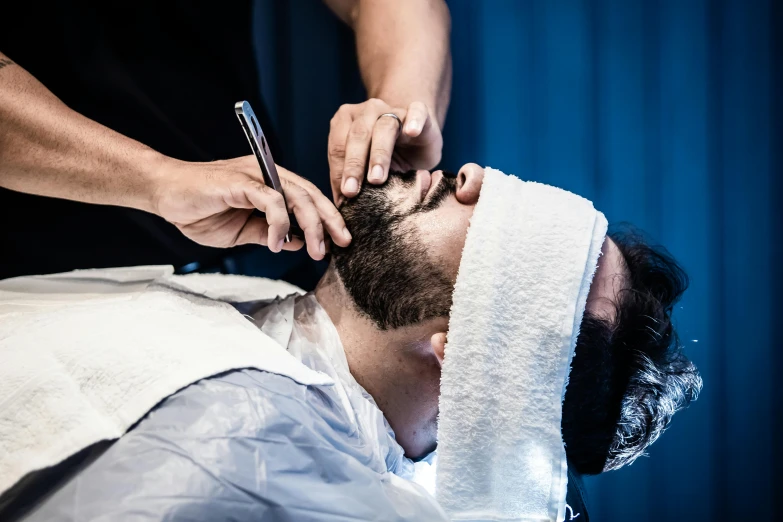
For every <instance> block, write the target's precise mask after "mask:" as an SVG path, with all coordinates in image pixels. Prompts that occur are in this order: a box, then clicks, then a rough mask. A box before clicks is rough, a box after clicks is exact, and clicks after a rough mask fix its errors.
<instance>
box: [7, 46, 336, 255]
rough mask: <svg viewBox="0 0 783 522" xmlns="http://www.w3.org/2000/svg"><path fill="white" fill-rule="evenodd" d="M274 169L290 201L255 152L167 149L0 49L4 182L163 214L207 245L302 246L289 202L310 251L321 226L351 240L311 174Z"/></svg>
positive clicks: (318, 249) (318, 245)
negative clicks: (121, 127)
mask: <svg viewBox="0 0 783 522" xmlns="http://www.w3.org/2000/svg"><path fill="white" fill-rule="evenodd" d="M228 110H231V109H230V108H229V109H228ZM237 125H239V124H237ZM238 139H239V138H238ZM278 171H279V174H280V177H281V180H282V182H283V188H284V191H285V193H286V199H287V203H288V207H289V208H288V209H286V208H285V205H284V204H283V198H282V197H281V196H280V194H278V193H277V192H275V191H274V190H273V189H271V188H269V187H266V186H265V185H264V182H263V176H262V174H261V171H260V169H259V167H258V164H257V163H256V161H255V159H254V158H253V157H252V156H247V157H243V158H235V159H231V160H226V161H215V162H209V163H192V162H185V161H180V160H176V159H174V158H170V157H167V156H164V155H163V154H160V153H158V152H156V151H154V150H152V149H151V148H149V147H147V146H145V145H143V144H141V143H139V142H137V141H134V140H132V139H130V138H128V137H126V136H123V135H121V134H119V133H117V132H114V131H112V130H111V129H109V128H107V127H104V126H103V125H100V124H99V123H97V122H95V121H93V120H90V119H88V118H86V117H84V116H82V115H81V114H78V113H77V112H75V111H73V110H71V109H69V108H68V107H67V106H66V105H65V104H64V103H62V102H61V101H60V100H59V99H58V98H57V97H56V96H55V95H54V94H52V93H51V92H50V91H49V90H48V89H47V88H46V87H45V86H44V85H42V84H41V83H40V82H38V80H36V79H35V78H33V76H31V75H30V74H29V73H28V72H27V71H25V70H24V69H23V68H22V67H21V66H19V65H18V64H15V63H14V62H13V61H12V60H11V59H10V58H8V57H6V56H5V55H3V54H2V53H0V187H3V188H7V189H10V190H15V191H18V192H25V193H29V194H36V195H41V196H50V197H56V198H63V199H70V200H75V201H81V202H85V203H93V204H99V205H118V206H123V207H130V208H136V209H139V210H144V211H147V212H151V213H154V214H158V215H159V216H161V217H163V218H164V219H166V220H167V221H169V222H171V223H173V224H174V225H176V226H177V227H178V228H179V229H180V230H181V231H182V232H183V233H184V234H185V235H186V236H188V237H189V238H191V239H192V240H194V241H196V242H198V243H201V244H204V245H209V246H214V247H231V246H235V245H241V244H247V243H258V244H262V245H269V248H270V249H271V250H272V251H275V252H278V251H280V249H281V248H284V249H286V250H296V249H298V248H300V247H301V246H302V241H301V240H294V241H292V242H291V243H288V244H285V245H284V244H283V237H284V236H285V234H286V232H287V231H288V228H289V218H288V211H289V210H290V211H292V212H293V213H294V215H295V216H296V218H297V221H298V223H299V225H300V227H301V228H302V229H303V230H304V232H305V237H306V240H307V249H308V253H309V254H310V255H311V256H312V257H313V258H315V259H321V258H323V256H324V252H323V248H324V247H323V240H324V230H326V231H327V232H328V233H329V235H330V236H331V237H332V240H333V241H334V242H335V243H336V244H338V245H341V246H347V244H348V243H349V242H350V236H349V235H348V232H347V230H345V223H344V222H343V220H342V217H341V216H340V214H339V212H337V209H336V208H335V207H334V205H333V204H332V202H331V201H329V199H328V198H327V197H326V196H324V195H323V194H322V193H321V192H320V191H319V190H318V189H317V188H316V187H315V186H314V185H312V184H311V183H310V182H308V181H306V180H304V179H302V178H300V177H298V176H296V175H294V174H293V173H291V172H288V171H286V170H285V169H282V168H279V167H278ZM253 209H258V210H261V211H263V212H265V213H266V219H263V218H261V217H259V216H257V215H253V214H252V210H253ZM19 219H24V209H19ZM40 239H41V240H44V241H45V240H46V238H40Z"/></svg>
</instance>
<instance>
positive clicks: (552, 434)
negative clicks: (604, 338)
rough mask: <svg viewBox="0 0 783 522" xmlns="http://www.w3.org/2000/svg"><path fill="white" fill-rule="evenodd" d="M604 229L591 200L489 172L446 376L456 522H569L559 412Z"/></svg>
mask: <svg viewBox="0 0 783 522" xmlns="http://www.w3.org/2000/svg"><path fill="white" fill-rule="evenodd" d="M606 229H607V222H606V218H605V217H604V215H603V214H602V213H600V212H598V211H597V210H595V208H594V207H593V205H592V203H591V202H590V201H588V200H586V199H584V198H582V197H580V196H577V195H575V194H572V193H570V192H567V191H565V190H562V189H558V188H555V187H551V186H548V185H543V184H540V183H533V182H525V181H522V180H520V179H518V178H516V177H513V176H507V175H505V174H503V173H502V172H500V171H498V170H494V169H491V168H487V169H486V172H485V177H484V183H483V186H482V188H481V195H480V198H479V201H478V203H477V205H476V209H475V211H474V214H473V217H472V219H471V224H470V229H469V230H468V234H467V238H466V241H465V248H464V251H463V253H462V260H461V263H460V269H459V274H458V276H457V281H456V285H455V288H454V295H453V305H452V308H451V315H450V322H449V334H448V345H447V347H446V353H445V358H444V363H443V369H442V376H441V397H440V418H439V427H438V471H437V479H436V497H437V498H438V500H439V501H440V503H441V505H442V506H443V507H444V509H445V510H446V511H447V513H449V515H450V517H451V518H452V519H453V520H477V521H478V520H509V521H510V520H520V521H521V520H525V521H527V520H536V521H543V520H552V521H556V520H557V521H559V520H563V519H564V517H565V512H566V506H565V497H566V486H567V463H566V454H565V448H564V446H563V441H562V437H561V433H560V422H561V410H562V402H563V397H564V394H565V389H566V385H567V384H568V375H569V370H570V364H571V358H572V356H573V352H574V347H575V345H576V338H577V335H578V333H579V325H580V323H581V321H582V316H583V314H584V310H585V304H586V300H587V294H588V291H589V288H590V283H591V281H592V278H593V274H594V273H595V269H596V266H597V262H598V256H599V254H600V251H601V246H602V244H603V241H604V238H605V236H606Z"/></svg>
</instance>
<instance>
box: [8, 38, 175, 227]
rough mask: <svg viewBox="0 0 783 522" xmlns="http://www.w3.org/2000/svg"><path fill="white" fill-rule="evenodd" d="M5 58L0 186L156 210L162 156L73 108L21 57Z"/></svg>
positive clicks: (60, 196) (78, 199)
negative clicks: (20, 60)
mask: <svg viewBox="0 0 783 522" xmlns="http://www.w3.org/2000/svg"><path fill="white" fill-rule="evenodd" d="M0 60H2V61H3V62H5V63H7V64H8V65H6V66H5V67H3V68H2V69H0V186H2V187H4V188H7V189H11V190H16V191H19V192H26V193H30V194H37V195H41V196H50V197H57V198H63V199H71V200H76V201H82V202H85V203H98V204H105V205H119V206H125V207H132V208H138V209H141V210H146V211H148V212H154V203H153V196H154V195H153V193H152V190H151V189H152V187H154V185H155V181H156V177H157V176H158V175H159V168H160V167H161V166H162V164H163V163H164V160H165V158H164V157H163V155H161V154H159V153H157V152H155V151H154V150H152V149H151V148H149V147H147V146H145V145H142V144H141V143H139V142H137V141H135V140H132V139H130V138H127V137H125V136H123V135H121V134H119V133H117V132H114V131H112V130H111V129H109V128H107V127H104V126H103V125H100V124H99V123H97V122H95V121H93V120H90V119H89V118H85V117H84V116H82V115H81V114H79V113H77V112H75V111H72V110H71V109H69V108H68V107H67V106H66V105H65V104H64V103H62V102H61V101H60V100H59V99H58V98H57V97H56V96H55V95H54V94H52V93H51V92H50V91H49V90H48V89H47V88H46V87H44V86H43V85H42V84H41V83H40V82H39V81H38V80H36V79H35V78H33V76H32V75H30V74H29V73H28V72H27V71H25V70H24V69H23V68H22V67H20V66H19V65H18V64H14V63H13V62H12V61H11V60H10V59H9V58H7V57H6V56H4V55H3V54H1V53H0ZM107 172H110V173H111V175H110V176H108V175H106V173H107Z"/></svg>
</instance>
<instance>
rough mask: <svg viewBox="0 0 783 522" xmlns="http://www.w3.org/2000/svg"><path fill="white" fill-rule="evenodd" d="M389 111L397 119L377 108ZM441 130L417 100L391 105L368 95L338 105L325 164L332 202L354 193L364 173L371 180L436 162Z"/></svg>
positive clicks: (383, 179)
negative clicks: (355, 102)
mask: <svg viewBox="0 0 783 522" xmlns="http://www.w3.org/2000/svg"><path fill="white" fill-rule="evenodd" d="M388 112H391V113H394V114H396V115H397V117H399V118H400V121H402V129H400V123H399V122H398V121H397V119H396V118H392V117H390V116H384V117H383V118H380V116H381V114H384V113H388ZM442 149H443V136H442V135H441V130H440V126H439V125H438V121H437V120H436V119H435V118H434V117H433V116H431V114H430V110H429V109H428V107H427V106H426V105H425V104H424V103H422V102H413V103H411V104H410V105H409V106H408V107H407V108H395V107H391V106H389V105H387V104H386V103H385V102H383V101H382V100H378V99H371V100H368V101H366V102H364V103H360V104H358V105H343V106H342V107H340V110H338V111H337V114H335V115H334V117H333V118H332V121H331V128H330V131H329V170H330V177H331V181H332V193H333V195H334V200H335V202H339V201H340V200H341V198H342V197H343V196H345V197H348V198H351V197H353V196H355V195H356V194H358V193H359V190H360V189H361V186H362V182H363V181H364V177H365V175H367V179H368V181H369V182H370V183H374V184H379V183H383V182H384V181H386V178H387V176H388V174H389V167H390V166H391V167H392V168H394V169H396V170H402V171H407V170H410V169H430V168H433V167H434V166H435V165H437V164H438V163H439V162H440V157H441V152H442Z"/></svg>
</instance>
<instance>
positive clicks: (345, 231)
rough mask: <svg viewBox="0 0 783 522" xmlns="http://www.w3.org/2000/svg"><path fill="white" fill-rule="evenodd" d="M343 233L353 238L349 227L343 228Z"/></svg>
mask: <svg viewBox="0 0 783 522" xmlns="http://www.w3.org/2000/svg"><path fill="white" fill-rule="evenodd" d="M343 235H344V236H345V237H347V238H348V239H353V236H351V233H350V232H348V229H347V228H343Z"/></svg>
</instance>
